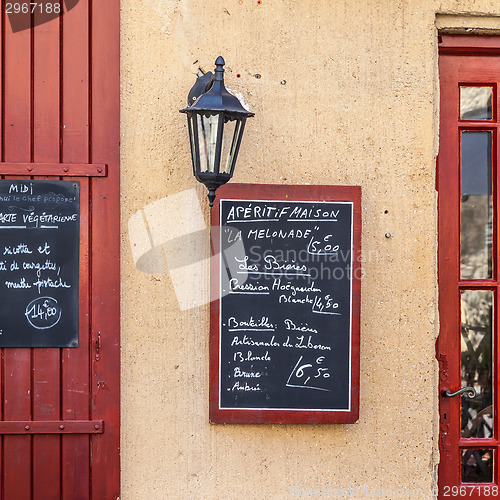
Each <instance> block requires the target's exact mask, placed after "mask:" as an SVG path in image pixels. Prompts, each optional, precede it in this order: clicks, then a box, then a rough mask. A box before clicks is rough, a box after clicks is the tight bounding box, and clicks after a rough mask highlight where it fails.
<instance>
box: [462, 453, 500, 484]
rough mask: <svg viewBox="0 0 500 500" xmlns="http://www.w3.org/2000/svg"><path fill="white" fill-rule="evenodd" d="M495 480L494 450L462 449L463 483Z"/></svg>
mask: <svg viewBox="0 0 500 500" xmlns="http://www.w3.org/2000/svg"><path fill="white" fill-rule="evenodd" d="M491 482H493V450H462V483H491Z"/></svg>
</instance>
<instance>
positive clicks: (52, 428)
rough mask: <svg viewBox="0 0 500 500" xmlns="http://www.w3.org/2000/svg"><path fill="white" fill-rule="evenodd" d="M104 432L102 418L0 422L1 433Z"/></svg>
mask: <svg viewBox="0 0 500 500" xmlns="http://www.w3.org/2000/svg"><path fill="white" fill-rule="evenodd" d="M103 432H104V422H103V421H102V420H45V421H44V420H14V421H2V422H0V433H2V434H102V433H103ZM37 437H38V436H37ZM87 439H88V438H87Z"/></svg>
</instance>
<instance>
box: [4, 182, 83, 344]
mask: <svg viewBox="0 0 500 500" xmlns="http://www.w3.org/2000/svg"><path fill="white" fill-rule="evenodd" d="M79 213H80V186H79V183H78V182H75V181H46V180H0V347H77V346H78V278H79V272H78V271H79V239H80V237H79V235H80V229H79V227H80V226H79Z"/></svg>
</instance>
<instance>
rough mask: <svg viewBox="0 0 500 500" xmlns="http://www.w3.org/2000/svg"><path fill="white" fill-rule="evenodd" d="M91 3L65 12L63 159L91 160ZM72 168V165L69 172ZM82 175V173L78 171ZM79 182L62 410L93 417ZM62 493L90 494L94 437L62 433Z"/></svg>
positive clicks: (84, 219) (86, 230)
mask: <svg viewBox="0 0 500 500" xmlns="http://www.w3.org/2000/svg"><path fill="white" fill-rule="evenodd" d="M89 29H90V26H89V6H88V1H87V0H80V1H79V3H78V5H77V7H76V8H75V9H73V10H71V11H69V12H68V13H66V14H65V15H64V16H63V25H62V32H63V40H64V43H63V46H62V65H63V79H62V95H63V99H64V106H63V107H62V110H61V111H62V124H63V127H62V135H61V139H62V141H61V145H62V147H61V161H62V162H65V163H79V162H82V163H85V164H88V163H89V132H88V131H89V117H90V113H89V93H90V81H89V54H90V46H89ZM71 172H73V170H72V169H69V173H71ZM73 175H81V173H78V174H76V173H73ZM74 179H75V180H78V181H79V182H80V300H79V311H80V321H79V347H78V349H63V352H62V381H61V384H62V416H63V418H64V419H67V420H80V419H82V420H84V419H90V410H89V408H90V404H91V398H92V393H91V387H90V373H89V370H90V361H89V356H90V355H89V351H90V349H91V345H90V335H89V330H90V295H89V288H90V276H89V271H90V265H91V257H90V255H89V240H90V224H91V221H90V217H89V205H90V200H91V193H90V182H89V179H88V178H86V179H83V178H81V177H80V178H78V179H77V178H74ZM61 465H62V471H61V473H62V499H63V500H73V499H86V498H90V489H91V488H90V482H91V480H90V438H89V436H85V435H70V436H62V463H61Z"/></svg>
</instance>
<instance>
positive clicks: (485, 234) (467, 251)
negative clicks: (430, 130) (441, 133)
mask: <svg viewBox="0 0 500 500" xmlns="http://www.w3.org/2000/svg"><path fill="white" fill-rule="evenodd" d="M491 145H492V138H491V132H490V131H464V132H462V134H461V162H460V163H461V195H462V197H461V207H460V274H461V277H462V279H485V278H491V277H492V265H491V262H492V261H491V257H492V253H491V252H492V250H491V242H492V220H493V204H492V203H493V201H492V196H491V185H492V181H491V173H492V166H491V165H492V162H491Z"/></svg>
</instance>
